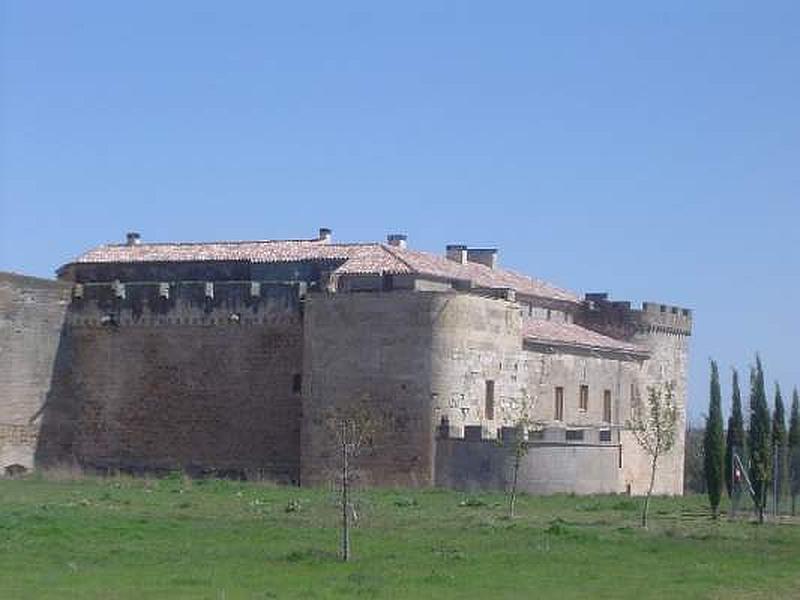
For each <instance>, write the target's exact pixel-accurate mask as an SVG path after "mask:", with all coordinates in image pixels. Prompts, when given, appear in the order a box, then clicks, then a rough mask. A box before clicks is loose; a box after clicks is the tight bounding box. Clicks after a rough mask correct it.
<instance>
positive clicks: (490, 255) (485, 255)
mask: <svg viewBox="0 0 800 600" xmlns="http://www.w3.org/2000/svg"><path fill="white" fill-rule="evenodd" d="M467 260H468V261H469V262H472V263H478V264H479V265H485V266H487V267H489V268H490V269H494V268H495V267H496V266H497V248H468V249H467Z"/></svg>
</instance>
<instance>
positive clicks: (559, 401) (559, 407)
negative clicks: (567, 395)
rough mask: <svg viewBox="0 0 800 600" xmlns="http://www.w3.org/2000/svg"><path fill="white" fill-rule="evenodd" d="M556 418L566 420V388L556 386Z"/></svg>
mask: <svg viewBox="0 0 800 600" xmlns="http://www.w3.org/2000/svg"><path fill="white" fill-rule="evenodd" d="M555 420H556V421H563V420H564V388H563V387H557V388H556V406H555Z"/></svg>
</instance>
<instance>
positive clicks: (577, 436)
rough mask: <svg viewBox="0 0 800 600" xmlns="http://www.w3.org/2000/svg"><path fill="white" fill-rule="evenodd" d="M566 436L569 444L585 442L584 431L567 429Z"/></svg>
mask: <svg viewBox="0 0 800 600" xmlns="http://www.w3.org/2000/svg"><path fill="white" fill-rule="evenodd" d="M566 435H567V441H568V442H582V441H583V429H567V432H566Z"/></svg>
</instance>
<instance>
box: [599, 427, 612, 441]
mask: <svg viewBox="0 0 800 600" xmlns="http://www.w3.org/2000/svg"><path fill="white" fill-rule="evenodd" d="M600 441H601V442H610V441H611V430H610V429H601V430H600Z"/></svg>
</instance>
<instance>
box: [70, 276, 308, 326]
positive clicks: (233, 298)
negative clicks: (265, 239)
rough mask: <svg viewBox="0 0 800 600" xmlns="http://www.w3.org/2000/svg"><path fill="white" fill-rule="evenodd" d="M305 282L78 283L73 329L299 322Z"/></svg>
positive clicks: (74, 289) (74, 292)
mask: <svg viewBox="0 0 800 600" xmlns="http://www.w3.org/2000/svg"><path fill="white" fill-rule="evenodd" d="M305 293H306V285H305V283H303V282H288V283H274V282H258V281H213V282H212V281H178V282H175V281H172V282H158V281H141V282H126V283H121V282H119V281H114V282H101V283H76V284H74V285H73V287H72V300H71V303H70V306H69V311H68V314H67V320H66V322H67V324H68V325H70V326H73V327H80V326H87V327H92V326H97V327H121V326H129V325H136V326H160V325H237V326H241V325H257V324H266V323H277V322H285V321H287V320H298V319H299V318H300V315H301V309H302V300H303V298H304V297H305Z"/></svg>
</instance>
